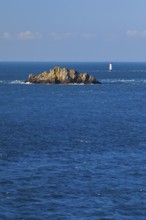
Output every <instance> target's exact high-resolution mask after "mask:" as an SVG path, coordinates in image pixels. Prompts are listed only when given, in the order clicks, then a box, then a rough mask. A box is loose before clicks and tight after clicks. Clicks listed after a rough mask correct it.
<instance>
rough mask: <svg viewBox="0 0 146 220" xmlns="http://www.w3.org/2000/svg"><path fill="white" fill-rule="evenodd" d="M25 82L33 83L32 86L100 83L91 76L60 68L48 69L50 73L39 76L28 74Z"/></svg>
mask: <svg viewBox="0 0 146 220" xmlns="http://www.w3.org/2000/svg"><path fill="white" fill-rule="evenodd" d="M25 82H29V83H34V84H47V83H49V84H69V83H77V84H81V83H83V84H98V83H100V82H99V81H98V80H96V79H95V78H94V77H93V76H92V75H89V74H87V73H78V72H77V71H76V70H74V69H70V70H69V69H67V68H61V67H55V68H53V69H50V72H47V71H44V72H42V73H40V74H39V75H37V76H35V75H34V74H30V75H29V77H28V80H26V81H25Z"/></svg>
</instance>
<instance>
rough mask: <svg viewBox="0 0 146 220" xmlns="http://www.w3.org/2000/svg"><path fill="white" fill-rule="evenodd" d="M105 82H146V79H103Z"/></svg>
mask: <svg viewBox="0 0 146 220" xmlns="http://www.w3.org/2000/svg"><path fill="white" fill-rule="evenodd" d="M101 82H102V83H103V84H126V83H129V84H130V83H132V84H137V83H146V79H103V80H101Z"/></svg>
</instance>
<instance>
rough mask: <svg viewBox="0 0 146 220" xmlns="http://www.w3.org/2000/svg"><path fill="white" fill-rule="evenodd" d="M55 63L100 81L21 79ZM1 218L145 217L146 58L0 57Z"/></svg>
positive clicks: (123, 219) (96, 219)
mask: <svg viewBox="0 0 146 220" xmlns="http://www.w3.org/2000/svg"><path fill="white" fill-rule="evenodd" d="M57 65H59V66H62V67H68V68H74V69H76V70H77V71H79V72H87V73H90V74H93V75H94V76H95V77H96V78H97V79H99V80H100V81H101V82H102V84H100V85H33V84H24V83H23V81H24V80H26V79H27V77H28V75H29V73H36V74H37V73H40V72H42V71H44V70H49V69H50V68H53V67H54V66H57ZM0 219H2V220H13V219H14V220H41V219H43V220H44V219H45V220H46V219H49V220H50V219H51V220H76V219H81V220H90V219H91V220H145V219H146V63H124V62H123V63H122V62H121V63H118V62H117V63H116V62H115V63H113V71H112V72H111V73H110V72H108V63H106V62H102V63H98V62H97V63H75V62H74V63H47V62H45V63H41V62H22V63H21V62H1V63H0Z"/></svg>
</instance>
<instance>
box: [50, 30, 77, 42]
mask: <svg viewBox="0 0 146 220" xmlns="http://www.w3.org/2000/svg"><path fill="white" fill-rule="evenodd" d="M75 36H76V35H75V34H73V33H71V32H64V33H58V32H50V33H48V37H49V38H52V39H54V40H64V39H69V38H73V37H75Z"/></svg>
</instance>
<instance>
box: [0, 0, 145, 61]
mask: <svg viewBox="0 0 146 220" xmlns="http://www.w3.org/2000/svg"><path fill="white" fill-rule="evenodd" d="M145 10H146V0H139V1H138V0H123V1H122V0H120V1H118V0H0V61H97V62H98V61H145V60H146V13H145Z"/></svg>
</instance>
